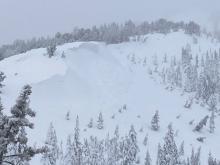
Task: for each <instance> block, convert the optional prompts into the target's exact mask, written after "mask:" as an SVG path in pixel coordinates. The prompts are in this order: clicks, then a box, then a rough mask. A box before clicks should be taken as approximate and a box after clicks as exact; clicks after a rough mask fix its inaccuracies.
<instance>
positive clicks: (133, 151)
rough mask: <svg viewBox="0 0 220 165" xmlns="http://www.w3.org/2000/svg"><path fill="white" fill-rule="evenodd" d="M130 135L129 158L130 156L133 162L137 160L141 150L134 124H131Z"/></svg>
mask: <svg viewBox="0 0 220 165" xmlns="http://www.w3.org/2000/svg"><path fill="white" fill-rule="evenodd" d="M128 137H129V141H130V146H129V154H130V155H129V158H130V161H131V162H135V161H136V158H137V154H138V152H139V147H138V144H137V133H136V131H135V129H134V126H133V125H131V128H130V131H129V136H128Z"/></svg>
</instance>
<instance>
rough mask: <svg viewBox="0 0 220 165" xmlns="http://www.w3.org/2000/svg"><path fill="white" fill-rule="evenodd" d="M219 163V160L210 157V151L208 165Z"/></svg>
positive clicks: (217, 164)
mask: <svg viewBox="0 0 220 165" xmlns="http://www.w3.org/2000/svg"><path fill="white" fill-rule="evenodd" d="M219 164H220V162H217V160H216V159H214V158H213V157H212V154H211V152H210V153H209V157H208V165H219Z"/></svg>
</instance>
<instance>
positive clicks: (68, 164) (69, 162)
mask: <svg viewBox="0 0 220 165" xmlns="http://www.w3.org/2000/svg"><path fill="white" fill-rule="evenodd" d="M73 150H74V148H73V144H72V136H71V135H68V137H67V142H66V151H65V155H64V164H65V165H73V164H74V155H73Z"/></svg>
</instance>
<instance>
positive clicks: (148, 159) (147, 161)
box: [144, 151, 151, 165]
mask: <svg viewBox="0 0 220 165" xmlns="http://www.w3.org/2000/svg"><path fill="white" fill-rule="evenodd" d="M144 165H151V158H150V154H149V151H147V154H146V157H145V163H144Z"/></svg>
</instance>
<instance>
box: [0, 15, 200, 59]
mask: <svg viewBox="0 0 220 165" xmlns="http://www.w3.org/2000/svg"><path fill="white" fill-rule="evenodd" d="M178 30H183V31H185V33H187V34H190V35H192V34H195V35H200V33H201V30H200V26H199V25H198V24H197V23H195V22H193V21H191V22H189V23H185V22H172V21H168V20H166V19H159V20H157V21H153V22H147V21H145V22H142V23H140V24H138V25H137V24H135V23H134V22H132V21H131V20H130V21H127V22H125V23H124V24H118V23H110V24H104V25H101V26H99V27H97V26H93V27H92V28H74V30H73V31H72V32H70V33H63V34H62V33H60V32H58V33H56V34H55V36H54V37H47V38H45V37H40V38H32V39H30V40H27V41H25V40H15V41H14V42H13V43H12V44H8V45H3V46H1V47H0V60H1V59H3V58H5V57H9V56H12V55H15V54H20V53H25V52H27V51H29V50H31V49H36V48H46V47H48V46H50V45H51V44H55V45H62V44H64V43H70V42H75V41H100V42H105V43H107V44H116V43H121V42H126V41H129V39H130V37H132V36H137V35H145V34H149V33H163V34H167V33H170V32H172V31H178Z"/></svg>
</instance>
